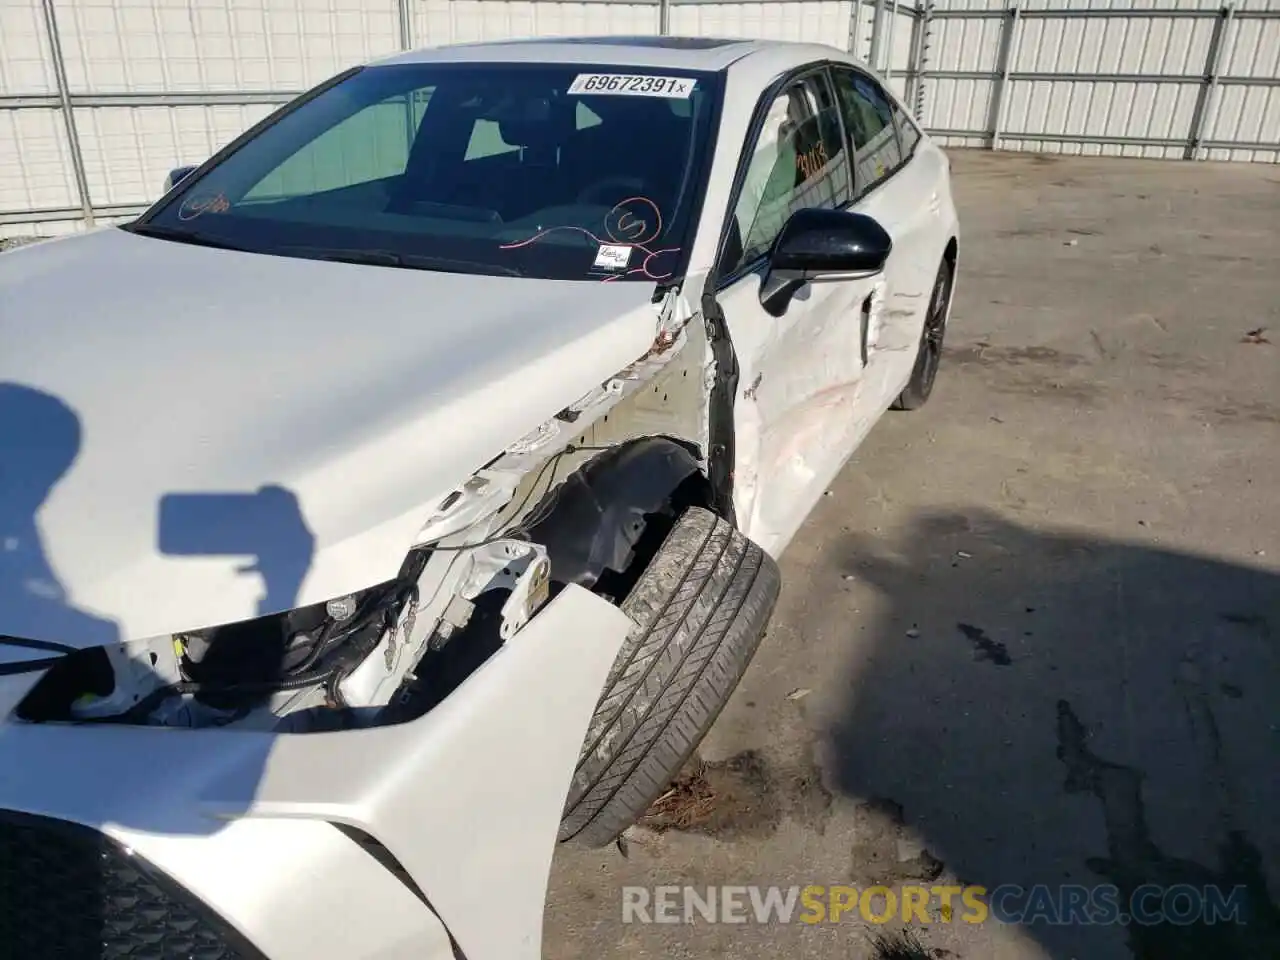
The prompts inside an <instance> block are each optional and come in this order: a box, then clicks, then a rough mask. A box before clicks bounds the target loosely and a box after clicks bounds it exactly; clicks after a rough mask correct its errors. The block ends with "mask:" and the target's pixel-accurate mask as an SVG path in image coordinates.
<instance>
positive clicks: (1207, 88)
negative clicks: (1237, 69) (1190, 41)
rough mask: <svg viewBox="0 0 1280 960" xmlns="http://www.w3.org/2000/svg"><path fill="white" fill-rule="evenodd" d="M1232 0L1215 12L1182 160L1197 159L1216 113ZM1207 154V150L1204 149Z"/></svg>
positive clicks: (1233, 4)
mask: <svg viewBox="0 0 1280 960" xmlns="http://www.w3.org/2000/svg"><path fill="white" fill-rule="evenodd" d="M1235 12H1236V5H1235V3H1234V0H1227V5H1226V6H1224V7H1223V8H1222V9H1221V10H1220V11H1219V13H1218V19H1217V20H1216V21H1215V22H1214V24H1213V36H1212V37H1210V38H1209V53H1208V55H1207V56H1206V57H1205V62H1204V79H1203V80H1202V81H1201V84H1200V94H1199V96H1197V97H1196V108H1195V113H1193V114H1192V116H1191V136H1190V137H1189V138H1188V140H1187V149H1186V150H1185V151H1184V152H1183V155H1182V157H1183V159H1184V160H1199V159H1201V157H1200V142H1201V141H1202V140H1203V139H1204V132H1205V130H1206V129H1208V126H1209V117H1211V116H1213V115H1215V114H1216V113H1217V108H1218V96H1217V94H1218V75H1219V74H1220V73H1221V72H1222V59H1223V57H1222V51H1223V48H1224V47H1225V46H1226V39H1227V32H1228V31H1229V30H1230V29H1231V21H1232V19H1233V18H1234V17H1235ZM1233 39H1234V38H1233ZM1205 155H1206V156H1208V153H1207V151H1206V153H1205Z"/></svg>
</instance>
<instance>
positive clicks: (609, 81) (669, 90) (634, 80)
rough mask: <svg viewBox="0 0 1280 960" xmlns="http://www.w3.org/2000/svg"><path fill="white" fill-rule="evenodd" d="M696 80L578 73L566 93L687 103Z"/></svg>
mask: <svg viewBox="0 0 1280 960" xmlns="http://www.w3.org/2000/svg"><path fill="white" fill-rule="evenodd" d="M697 82H698V81H697V80H694V79H693V78H692V77H650V76H638V75H634V74H629V73H580V74H578V75H577V76H576V77H574V79H573V83H571V84H569V93H571V94H584V93H604V94H613V95H614V96H620V97H667V98H668V99H672V100H688V99H689V95H690V94H691V93H693V88H694V85H695V84H697Z"/></svg>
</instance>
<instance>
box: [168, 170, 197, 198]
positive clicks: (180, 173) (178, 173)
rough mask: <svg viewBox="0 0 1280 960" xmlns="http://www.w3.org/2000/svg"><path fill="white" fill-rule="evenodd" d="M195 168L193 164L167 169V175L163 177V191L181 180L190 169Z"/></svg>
mask: <svg viewBox="0 0 1280 960" xmlns="http://www.w3.org/2000/svg"><path fill="white" fill-rule="evenodd" d="M194 169H195V165H194V164H193V165H191V166H189V167H174V168H173V169H172V170H170V171H169V175H168V176H167V177H165V178H164V192H165V193H168V192H169V191H170V190H172V189H173V188H174V187H176V186H177V185H178V184H179V183H181V182H182V181H183V180H185V179H187V177H188V176H190V175H191V171H193V170H194Z"/></svg>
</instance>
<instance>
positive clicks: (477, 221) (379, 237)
mask: <svg viewBox="0 0 1280 960" xmlns="http://www.w3.org/2000/svg"><path fill="white" fill-rule="evenodd" d="M719 79H720V78H719V77H718V76H717V75H715V74H707V73H696V72H688V71H684V72H678V73H677V72H675V71H670V70H667V71H651V70H635V69H629V70H625V71H624V70H621V69H610V68H608V67H591V66H578V65H563V64H561V65H548V64H470V63H467V64H454V63H448V64H438V63H423V64H397V65H389V66H382V67H369V68H365V69H363V70H360V71H358V72H356V73H354V74H352V75H351V76H349V77H347V78H346V79H344V80H342V81H340V82H338V83H337V84H336V85H334V86H332V87H330V88H328V89H326V90H324V91H323V92H321V93H319V94H318V95H317V96H315V97H314V98H313V99H310V100H307V101H305V102H303V103H302V104H300V105H299V106H297V107H296V108H294V109H292V110H291V111H289V112H286V113H285V114H283V115H282V116H281V117H280V118H279V119H278V120H276V121H275V122H273V123H272V124H271V125H270V126H268V127H267V128H265V129H264V130H262V131H261V132H259V133H258V134H257V135H256V136H253V137H251V138H250V139H248V140H246V141H245V142H244V143H242V144H241V145H240V146H239V147H238V148H236V149H235V150H234V151H233V152H232V153H230V154H229V155H228V156H226V157H224V158H223V159H222V161H221V162H220V163H217V164H216V165H215V166H213V167H211V168H210V169H209V170H207V171H206V172H205V173H203V174H202V175H200V176H199V177H197V178H194V179H193V181H192V182H191V183H190V184H188V185H187V186H186V187H185V189H181V190H180V191H179V192H177V193H175V194H174V195H173V196H172V197H171V198H169V199H168V200H166V201H165V202H164V204H163V205H160V206H158V207H156V208H154V209H153V210H152V211H151V212H149V213H148V214H145V215H144V216H143V217H142V218H140V219H139V220H138V221H137V222H136V223H135V224H133V226H132V227H131V228H130V229H133V230H134V231H135V232H138V233H142V234H148V233H149V234H151V235H154V236H158V237H163V238H165V239H168V240H179V241H186V242H190V243H204V244H208V245H211V246H226V247H234V248H237V249H244V250H250V251H254V252H259V253H268V254H279V255H284V256H297V257H319V258H324V259H334V260H350V261H354V262H360V263H376V264H385V265H388V266H401V267H416V268H422V269H439V270H456V271H462V272H471V273H484V274H492V275H495V276H500V275H516V276H526V277H540V278H546V279H556V280H595V281H602V280H603V281H613V280H623V281H627V280H630V281H637V280H638V281H648V282H652V281H663V280H669V279H671V278H673V277H674V276H676V275H678V273H679V271H681V270H682V269H683V263H684V262H685V253H686V249H687V246H688V244H689V243H690V242H691V240H692V237H691V232H692V229H693V219H694V217H695V216H696V214H697V209H698V205H699V201H700V197H701V195H702V193H703V190H702V182H703V180H704V179H705V176H706V167H707V160H708V159H709V156H710V153H711V145H710V142H709V137H710V136H711V131H712V130H713V129H714V127H713V124H712V113H713V111H714V110H715V109H716V107H717V103H718V96H719Z"/></svg>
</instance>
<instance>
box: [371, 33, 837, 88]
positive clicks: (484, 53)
mask: <svg viewBox="0 0 1280 960" xmlns="http://www.w3.org/2000/svg"><path fill="white" fill-rule="evenodd" d="M827 59H836V60H848V59H849V56H848V54H846V53H845V52H844V51H842V50H839V49H838V48H836V47H829V46H825V45H822V44H812V43H793V42H789V41H785V40H751V39H744V38H720V37H671V36H602V37H591V36H582V37H536V38H530V39H527V40H488V41H482V42H477V43H455V44H447V45H444V46H438V47H425V48H423V49H420V50H410V51H407V52H405V53H400V54H396V55H395V56H392V57H388V58H386V59H384V60H379V61H377V63H376V64H375V65H383V64H397V63H468V62H470V63H564V64H609V65H611V66H618V67H641V68H651V69H674V70H698V71H712V72H714V71H719V70H725V69H728V68H729V67H731V66H732V67H733V68H734V72H735V73H737V72H738V71H739V70H740V69H741V70H743V71H744V72H745V71H752V72H755V71H758V72H759V73H760V75H761V78H762V79H761V83H762V84H763V83H765V82H767V81H768V80H769V79H771V78H772V77H774V76H776V75H777V74H779V73H781V72H783V71H785V70H788V69H790V68H791V67H795V66H801V65H803V64H805V63H809V62H811V61H814V60H827Z"/></svg>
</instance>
